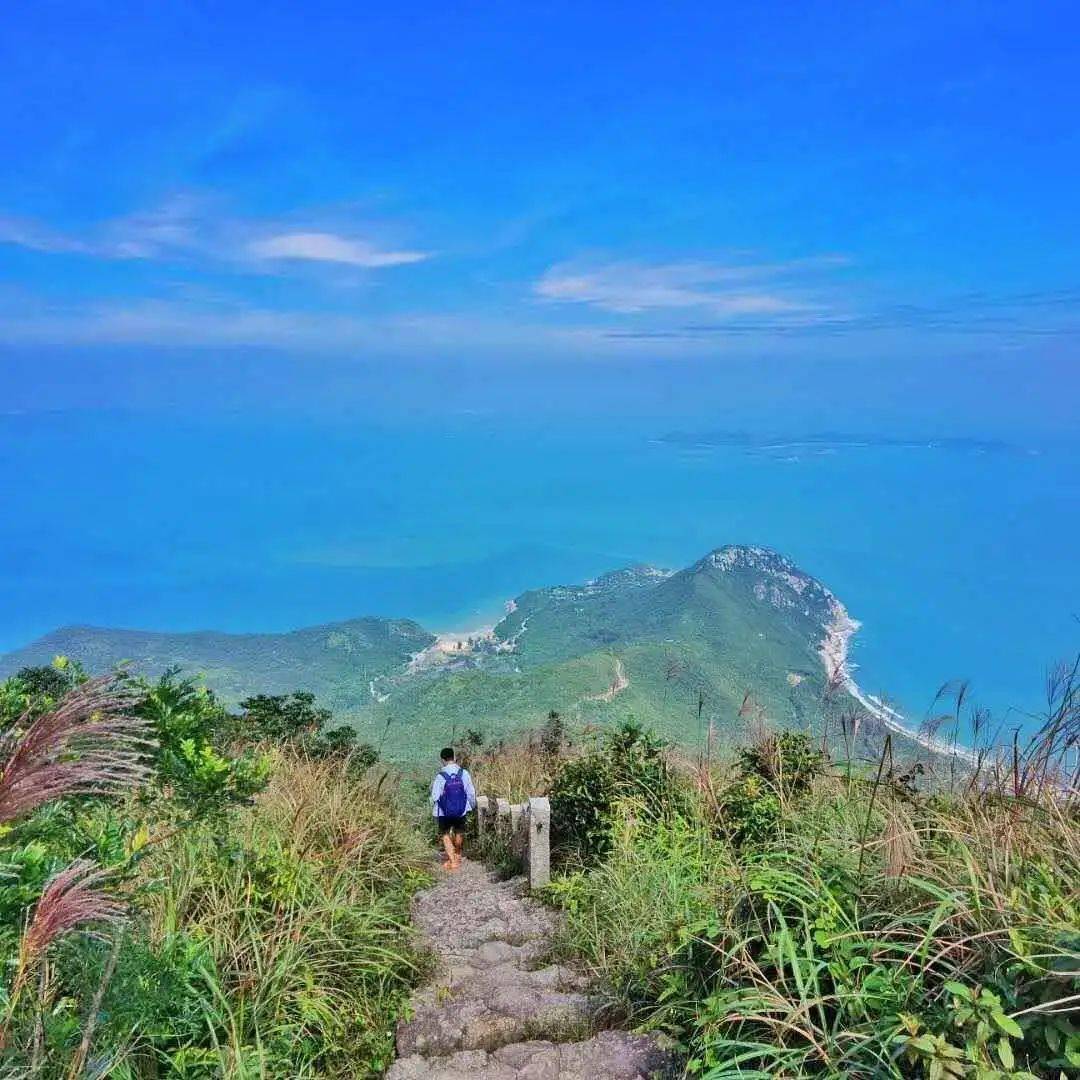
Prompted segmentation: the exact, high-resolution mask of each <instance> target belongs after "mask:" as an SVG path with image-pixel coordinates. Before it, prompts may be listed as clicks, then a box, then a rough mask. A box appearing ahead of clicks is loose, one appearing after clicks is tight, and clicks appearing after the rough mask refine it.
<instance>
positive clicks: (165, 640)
mask: <svg viewBox="0 0 1080 1080" xmlns="http://www.w3.org/2000/svg"><path fill="white" fill-rule="evenodd" d="M510 607H511V608H512V610H510V611H509V612H508V614H507V615H506V617H505V618H504V619H503V620H502V621H501V622H500V623H499V624H498V625H497V626H496V627H495V629H494V632H493V633H491V634H490V635H487V636H481V637H477V638H474V639H472V640H469V641H466V642H463V643H462V647H461V648H460V649H457V648H454V647H450V648H440V647H434V646H435V637H434V635H431V634H429V633H428V632H427V631H425V630H423V629H422V628H421V627H419V626H417V625H416V624H415V623H411V622H408V621H404V620H397V621H387V620H380V619H360V620H354V621H352V622H348V623H336V624H330V625H327V626H323V627H315V628H311V629H307V630H300V631H295V632H293V633H291V634H276V635H275V634H270V635H243V634H241V635H233V634H209V633H201V634H151V633H145V632H141V631H111V630H99V629H92V628H74V629H68V630H64V631H57V632H56V633H55V634H53V635H49V636H47V637H46V638H43V639H41V640H40V641H39V642H36V643H34V644H33V645H31V646H28V647H27V648H25V649H22V650H19V651H17V652H15V653H12V654H9V655H8V656H7V657H6V658H2V659H0V674H3V673H5V672H7V673H13V672H14V671H16V670H18V669H19V668H20V667H22V666H25V665H28V664H38V665H40V664H46V663H48V662H49V661H50V660H51V658H52V656H53V655H54V654H55V653H63V654H66V655H73V656H79V657H80V658H82V659H83V660H84V662H85V663H86V664H87V666H88V669H89V670H91V671H94V672H100V671H107V670H111V668H112V667H113V666H115V665H116V664H118V663H120V662H122V661H131V663H132V665H133V667H134V668H135V669H136V670H139V671H144V672H147V673H150V674H158V673H160V672H161V671H163V670H165V669H166V668H168V667H169V666H171V665H173V664H176V665H180V666H182V667H183V669H184V670H185V671H186V672H189V673H192V674H194V673H201V674H202V675H203V676H204V677H205V680H206V683H207V685H208V686H210V687H211V688H212V689H213V690H214V691H215V693H217V694H218V696H219V697H220V699H221V700H222V701H223V702H224V703H225V704H226V705H229V706H235V705H237V704H238V703H239V702H240V701H241V700H242V699H243V698H244V697H246V696H248V695H250V694H253V693H256V692H266V693H286V692H288V691H291V690H294V689H301V690H306V691H309V692H312V693H314V694H316V695H317V696H318V698H319V700H320V702H322V703H324V704H325V705H327V706H329V707H330V708H332V709H333V710H334V712H335V714H336V715H337V716H338V717H339V718H342V719H346V720H347V721H348V722H349V723H350V724H351V725H352V726H353V727H355V728H356V730H357V731H358V732H359V733H360V735H361V737H362V738H363V739H364V740H366V741H368V742H371V743H373V744H374V745H376V746H377V747H378V748H379V750H380V751H381V753H382V754H383V755H384V757H389V758H392V759H395V760H399V761H403V762H410V761H414V760H416V759H417V757H418V756H419V755H420V754H423V753H426V752H427V751H426V750H425V749H424V748H425V747H429V746H431V745H435V744H440V743H442V742H447V741H454V740H456V739H459V738H461V737H462V736H463V735H464V734H465V733H466V732H468V731H469V730H470V729H471V730H480V731H483V732H484V733H485V734H486V735H487V737H488V738H500V737H505V736H508V735H512V734H513V733H514V732H516V731H520V730H523V729H526V728H530V727H533V726H535V725H536V724H537V723H539V722H540V721H541V720H542V719H543V717H544V716H546V715H547V713H548V712H549V711H550V710H555V711H557V712H559V713H560V714H561V715H563V716H564V717H566V718H567V720H568V721H570V722H572V723H575V724H577V725H585V724H590V723H596V724H601V725H610V724H617V723H619V722H621V721H623V720H625V719H628V718H633V719H635V720H637V721H638V722H642V723H646V724H648V725H649V726H651V727H652V728H654V729H655V730H657V731H658V732H660V733H662V734H664V735H665V736H666V737H668V738H670V739H672V740H673V741H675V742H677V743H680V744H682V745H684V746H690V747H698V746H701V745H703V743H704V742H705V739H706V737H707V732H708V731H709V730H710V728H711V730H712V733H713V736H714V737H716V738H718V739H720V740H721V741H725V740H730V739H731V738H733V737H735V736H736V735H737V732H738V730H739V728H740V726H741V725H740V715H741V714H742V715H743V717H744V718H745V711H746V707H747V702H748V697H749V698H750V699H752V701H753V708H754V710H756V711H761V712H764V714H766V715H767V716H769V717H770V719H771V720H772V721H773V722H774V723H777V724H779V725H781V726H784V727H791V728H798V729H805V728H808V727H809V728H811V729H813V730H816V731H820V730H821V729H822V727H823V726H824V725H825V724H826V723H827V722H829V721H827V719H826V717H825V713H826V711H827V710H826V709H825V708H824V707H823V699H824V698H825V696H826V691H829V693H830V697H831V700H830V707H831V709H832V711H833V712H835V713H837V714H839V713H840V712H842V711H843V710H844V709H845V707H847V706H849V705H851V704H852V702H851V700H850V699H849V698H848V697H847V693H846V690H845V689H844V687H843V686H833V687H829V686H827V677H826V671H825V668H824V666H823V663H822V657H821V654H820V650H821V646H822V643H823V641H824V639H825V638H826V635H827V634H828V633H829V631H830V628H833V627H835V623H836V619H837V614H838V612H840V613H842V612H843V608H842V607H841V606H840V605H839V601H838V600H837V599H836V597H835V596H833V594H832V593H831V592H830V591H829V590H828V589H827V588H825V587H824V586H823V585H822V584H821V583H819V582H817V581H815V580H814V579H813V578H812V577H810V576H809V575H808V574H806V573H804V572H803V571H801V570H799V569H798V568H797V567H796V566H794V565H793V564H792V563H791V561H790V560H788V559H786V558H784V557H783V556H781V555H778V554H776V553H775V552H771V551H768V550H766V549H763V548H755V547H737V546H733V547H725V548H720V549H718V550H716V551H714V552H712V553H710V554H709V555H707V556H705V557H704V558H702V559H700V560H699V561H698V562H696V563H694V564H693V565H692V566H690V567H687V568H686V569H684V570H680V571H678V572H675V573H672V572H669V571H665V570H659V569H656V568H655V567H646V566H639V567H631V568H629V569H625V570H620V571H616V572H614V573H611V574H607V575H605V576H603V577H600V578H598V579H596V580H595V581H592V582H589V583H587V584H584V585H574V586H553V587H551V588H545V589H537V590H533V591H531V592H527V593H525V594H524V595H522V596H519V597H518V598H517V600H516V601H514V602H513V604H512V605H510ZM837 730H838V729H835V727H834V732H833V734H834V735H836V732H837ZM863 730H864V732H867V733H869V727H864V729H863Z"/></svg>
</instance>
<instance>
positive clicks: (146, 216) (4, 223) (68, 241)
mask: <svg viewBox="0 0 1080 1080" xmlns="http://www.w3.org/2000/svg"><path fill="white" fill-rule="evenodd" d="M0 244H13V245H16V246H18V247H23V248H26V249H28V250H31V251H40V252H44V253H47V254H53V255H83V256H88V257H91V258H97V259H107V260H118V261H120V260H132V259H147V260H150V259H154V260H161V261H177V262H184V261H193V260H194V261H204V262H217V263H232V264H234V265H240V266H243V267H245V268H246V269H248V270H256V271H257V272H260V273H274V272H277V270H278V269H279V267H280V265H281V264H282V263H287V262H301V261H302V262H323V263H336V264H339V265H344V266H350V267H358V268H363V269H369V270H377V269H381V268H383V267H388V266H404V265H407V264H410V263H417V262H421V261H422V260H424V259H427V258H430V253H429V252H424V251H410V250H396V249H393V248H385V247H381V246H378V245H376V244H374V243H372V242H371V241H370V240H367V239H364V238H362V237H359V236H355V235H351V236H346V235H341V234H340V233H337V232H329V231H316V230H311V229H304V230H287V231H286V230H283V229H282V223H281V222H280V221H277V222H265V221H262V222H260V221H256V220H245V219H241V218H233V217H229V216H226V215H223V214H221V213H220V212H217V211H216V209H215V207H213V206H212V205H211V204H210V202H209V201H208V200H206V199H203V198H199V197H196V196H192V195H177V196H174V197H173V198H171V199H168V200H166V201H165V202H163V203H162V204H161V205H160V206H157V207H155V208H153V209H150V210H146V211H140V212H138V213H134V214H128V215H124V216H122V217H117V218H112V219H110V220H108V221H104V222H100V223H99V224H98V225H96V226H94V227H90V228H87V229H84V230H82V231H80V232H64V231H61V230H58V229H53V228H50V227H49V226H47V225H43V224H42V223H40V222H36V221H32V220H27V219H21V218H11V217H0ZM271 264H273V265H271Z"/></svg>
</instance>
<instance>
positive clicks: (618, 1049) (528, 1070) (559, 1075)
mask: <svg viewBox="0 0 1080 1080" xmlns="http://www.w3.org/2000/svg"><path fill="white" fill-rule="evenodd" d="M674 1070H675V1061H674V1058H673V1056H672V1055H671V1054H669V1053H668V1052H666V1051H664V1050H662V1049H660V1047H659V1046H658V1045H657V1044H656V1042H655V1041H654V1040H653V1039H651V1038H649V1037H648V1036H645V1035H631V1034H629V1033H627V1032H625V1031H601V1032H599V1033H598V1034H597V1035H594V1036H593V1037H592V1038H590V1039H585V1040H583V1041H581V1042H570V1043H561V1044H560V1043H555V1042H544V1041H529V1042H520V1043H512V1044H510V1045H507V1046H503V1047H501V1048H500V1049H498V1050H495V1051H494V1052H491V1053H489V1052H487V1051H484V1050H464V1051H459V1052H457V1053H454V1054H450V1055H446V1056H442V1057H433V1058H426V1057H421V1056H419V1055H414V1056H410V1057H402V1058H399V1059H398V1060H397V1061H396V1062H395V1063H394V1064H393V1065H392V1066H391V1067H390V1071H389V1072H388V1073H387V1074H386V1080H646V1078H650V1080H651V1078H660V1077H670V1076H674V1075H675V1071H674Z"/></svg>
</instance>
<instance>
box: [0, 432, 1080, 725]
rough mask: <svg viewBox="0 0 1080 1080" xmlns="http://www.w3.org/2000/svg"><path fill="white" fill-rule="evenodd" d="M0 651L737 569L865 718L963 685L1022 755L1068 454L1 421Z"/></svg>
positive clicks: (1071, 524)
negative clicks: (802, 600) (825, 635)
mask: <svg viewBox="0 0 1080 1080" xmlns="http://www.w3.org/2000/svg"><path fill="white" fill-rule="evenodd" d="M0 431H2V432H3V439H2V446H3V455H2V458H0V479H2V480H3V482H4V487H5V490H7V491H8V492H9V495H8V507H9V511H10V512H9V513H8V514H7V515H6V516H5V518H4V519H3V522H2V523H0V552H2V555H3V566H4V568H5V569H4V572H3V579H2V593H3V603H2V605H0V648H2V649H3V650H5V651H6V650H8V649H12V648H15V647H18V646H20V645H23V644H25V643H26V642H28V641H29V640H31V639H33V638H35V637H37V636H40V635H41V634H43V633H45V632H47V631H49V630H51V629H54V628H55V627H57V626H59V625H65V624H92V625H99V626H113V627H125V628H139V629H155V630H194V629H216V630H229V631H238V632H239V631H280V630H288V629H293V628H296V627H300V626H306V625H314V624H319V623H324V622H331V621H335V620H339V619H344V618H350V617H353V616H361V615H380V616H393V617H403V618H412V619H416V620H417V621H418V622H420V623H422V624H423V625H425V626H427V627H428V628H430V629H433V630H435V631H444V630H460V629H465V628H469V627H472V626H476V625H481V624H483V623H490V622H493V621H495V620H497V619H498V618H499V617H500V615H501V613H502V611H503V606H504V604H505V601H506V600H508V599H510V598H511V597H513V596H515V595H517V594H519V593H521V592H523V591H525V590H526V589H529V588H536V587H543V586H546V585H552V584H558V583H571V582H578V581H583V580H585V579H587V578H589V577H592V576H595V575H597V574H600V573H603V572H604V571H607V570H611V569H616V568H618V567H620V566H624V565H627V564H629V563H637V562H645V563H652V564H655V565H658V566H664V567H668V568H675V569H677V568H679V567H681V566H684V565H687V564H689V563H690V562H692V561H694V560H695V559H697V558H699V557H700V556H702V555H704V554H705V553H706V552H708V551H710V550H712V549H713V548H716V547H720V546H723V545H724V544H729V543H752V544H758V545H761V546H765V547H769V548H773V549H775V550H777V551H780V552H782V553H784V554H785V555H788V556H789V557H791V558H792V559H794V560H795V562H796V563H798V564H799V566H800V567H802V568H803V569H805V570H806V571H807V572H809V573H811V574H813V575H814V576H815V577H817V578H818V579H819V580H821V581H822V582H823V583H824V584H825V585H827V586H828V587H829V588H830V589H832V590H833V592H835V593H836V595H837V596H838V597H839V598H840V599H841V600H842V602H843V603H844V604H845V605H846V606H847V608H848V610H849V611H850V613H851V615H852V616H853V617H854V618H856V619H858V620H859V622H860V623H861V629H860V630H859V632H858V634H857V635H856V637H855V639H854V642H853V647H852V653H851V658H852V661H853V663H854V665H855V677H856V678H857V680H858V681H859V683H860V685H861V686H862V688H863V689H864V690H865V691H866V692H867V693H871V694H874V695H877V696H880V697H883V698H885V699H886V700H887V701H889V702H890V703H892V704H893V705H894V706H895V707H896V708H898V709H899V710H900V711H901V712H902V713H903V714H904V716H905V717H907V718H908V720H909V721H910V722H911V723H914V724H917V723H919V722H920V721H921V720H922V719H923V718H924V717H925V716H927V715H928V713H929V712H930V711H932V710H933V709H934V708H935V705H934V699H935V695H936V694H937V692H938V690H939V689H940V688H941V687H942V686H943V685H944V684H947V683H951V682H952V683H955V682H958V681H961V680H962V681H967V682H969V684H970V700H971V701H972V702H973V703H976V704H978V705H980V706H983V707H986V708H989V709H990V710H991V711H992V712H993V714H994V716H995V718H996V720H997V722H998V723H1000V724H1002V725H1004V726H1006V727H1009V728H1011V727H1015V726H1020V727H1022V728H1026V729H1028V730H1030V729H1031V727H1032V725H1033V724H1034V723H1035V720H1034V719H1033V718H1034V717H1035V716H1036V715H1037V713H1038V711H1039V708H1040V706H1041V704H1042V695H1043V688H1044V682H1045V675H1046V672H1047V670H1048V669H1049V668H1050V666H1051V665H1053V664H1054V663H1055V662H1057V661H1060V660H1064V659H1068V658H1069V656H1070V650H1071V649H1072V648H1073V647H1074V646H1075V641H1076V633H1075V628H1076V623H1075V619H1074V614H1075V613H1076V612H1077V611H1080V602H1078V598H1077V586H1076V577H1075V567H1074V565H1073V562H1072V558H1073V551H1072V543H1071V539H1070V538H1071V537H1072V536H1073V535H1075V530H1076V526H1077V524H1078V523H1080V500H1078V499H1077V497H1076V496H1077V493H1078V492H1077V483H1078V481H1077V478H1078V477H1080V469H1078V468H1077V465H1078V464H1080V449H1078V447H1077V446H1075V445H1073V444H1070V443H1067V442H1060V441H1059V442H1056V443H1046V444H1044V445H1037V444H1034V443H1032V442H1030V441H1024V440H1017V441H1010V440H1007V439H1002V438H994V439H978V438H964V439H948V438H936V439H935V438H928V437H905V436H902V435H897V436H888V437H886V436H882V435H873V436H867V435H865V434H857V433H856V434H855V435H852V434H851V433H843V432H833V433H829V432H807V433H803V434H794V433H790V432H789V433H785V434H783V435H775V434H770V433H768V432H764V431H763V432H756V433H755V432H752V431H751V432H747V431H745V430H741V429H740V430H734V431H732V430H726V431H725V430H710V429H708V428H702V427H699V428H697V429H688V428H686V427H685V425H684V426H683V427H679V426H678V425H671V424H670V422H667V421H665V420H664V418H662V417H656V418H653V419H651V420H649V419H644V420H643V419H638V420H635V421H634V422H633V423H631V422H622V423H619V424H615V423H607V424H578V425H573V424H563V425H559V426H557V427H555V426H546V427H545V426H542V425H532V426H529V425H523V424H522V423H521V422H519V421H515V422H508V421H503V420H500V419H499V418H498V417H493V416H478V417H462V418H458V419H457V420H456V421H455V422H454V423H443V424H441V425H438V426H436V425H433V424H432V423H430V422H429V421H424V422H420V423H412V424H410V423H408V422H406V421H402V420H400V419H399V420H396V421H395V422H394V423H378V422H375V421H372V420H366V421H359V420H355V419H354V420H350V421H348V422H346V421H343V420H341V419H335V420H327V419H325V418H324V419H321V420H312V419H307V420H303V421H301V420H297V419H295V418H294V419H291V420H285V419H282V418H263V419H261V420H252V419H250V418H246V419H242V418H238V417H236V416H233V415H230V416H228V417H221V418H217V419H215V418H214V417H212V416H211V417H207V418H203V419H200V420H198V421H194V420H192V419H179V418H177V417H172V416H168V415H164V414H152V415H151V414H136V413H116V414H110V415H108V416H105V417H103V416H102V415H101V414H94V415H91V414H84V413H78V412H58V413H28V414H22V415H7V416H4V417H3V418H2V419H0Z"/></svg>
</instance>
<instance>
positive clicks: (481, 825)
mask: <svg viewBox="0 0 1080 1080" xmlns="http://www.w3.org/2000/svg"><path fill="white" fill-rule="evenodd" d="M476 828H477V832H478V834H479V836H480V839H481V840H483V839H485V838H486V837H488V836H489V835H499V834H502V835H503V836H505V837H506V838H507V840H509V842H510V845H511V850H512V851H513V852H514V854H515V855H517V856H518V857H519V858H520V859H521V860H522V862H523V863H524V864H525V865H524V869H525V872H526V874H527V875H528V879H529V888H530V889H540V888H543V887H544V886H545V885H547V884H548V882H549V881H550V880H551V835H550V834H551V804H550V803H549V802H548V800H547V799H544V798H533V799H529V800H528V801H527V802H524V803H515V804H513V805H512V804H511V803H510V800H509V799H499V798H494V797H492V796H490V795H478V796H477V798H476Z"/></svg>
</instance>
